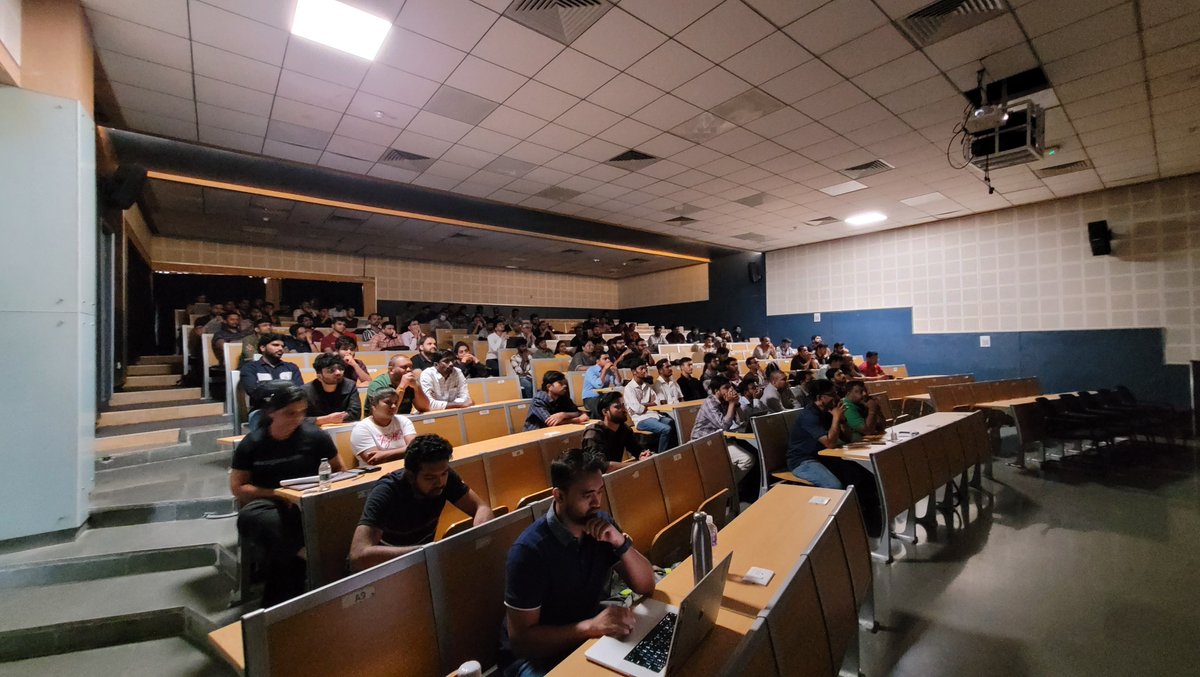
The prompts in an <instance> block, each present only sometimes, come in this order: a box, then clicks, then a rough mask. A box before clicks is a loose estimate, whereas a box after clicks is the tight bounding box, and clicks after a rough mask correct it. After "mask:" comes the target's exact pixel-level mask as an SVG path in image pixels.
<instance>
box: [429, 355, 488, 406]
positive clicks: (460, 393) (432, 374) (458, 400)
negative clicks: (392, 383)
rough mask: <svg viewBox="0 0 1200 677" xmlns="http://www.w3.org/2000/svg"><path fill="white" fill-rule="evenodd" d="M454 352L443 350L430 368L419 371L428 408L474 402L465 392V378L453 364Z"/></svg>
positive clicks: (466, 404)
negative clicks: (427, 399)
mask: <svg viewBox="0 0 1200 677" xmlns="http://www.w3.org/2000/svg"><path fill="white" fill-rule="evenodd" d="M454 357H455V356H454V352H453V351H450V350H447V351H444V352H443V353H442V354H441V355H440V356H439V358H438V361H437V363H435V364H434V365H433V368H432V369H426V370H424V371H422V372H421V389H422V390H424V391H425V396H426V397H428V398H429V408H430V409H432V410H433V411H438V410H440V409H461V408H463V407H470V406H472V405H474V404H475V402H474V401H473V400H472V399H471V395H470V393H468V392H467V378H466V377H465V376H463V373H462V372H461V371H459V370H458V367H455V366H454Z"/></svg>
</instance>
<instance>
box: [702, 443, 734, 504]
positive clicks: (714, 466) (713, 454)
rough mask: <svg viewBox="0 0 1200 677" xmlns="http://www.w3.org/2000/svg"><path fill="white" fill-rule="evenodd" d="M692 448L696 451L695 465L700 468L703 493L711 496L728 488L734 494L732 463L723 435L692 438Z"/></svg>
mask: <svg viewBox="0 0 1200 677" xmlns="http://www.w3.org/2000/svg"><path fill="white" fill-rule="evenodd" d="M692 448H693V449H694V450H695V452H696V466H697V467H699V469H700V481H701V483H702V484H703V485H704V495H705V496H712V495H713V494H715V493H717V492H718V491H720V490H722V489H728V490H729V493H730V494H732V495H734V496H736V495H737V486H736V485H735V484H734V483H733V463H732V462H731V461H730V460H729V450H728V449H727V448H726V445H725V436H724V435H722V434H721V433H713V434H711V435H705V436H704V437H701V438H700V439H698V440H692Z"/></svg>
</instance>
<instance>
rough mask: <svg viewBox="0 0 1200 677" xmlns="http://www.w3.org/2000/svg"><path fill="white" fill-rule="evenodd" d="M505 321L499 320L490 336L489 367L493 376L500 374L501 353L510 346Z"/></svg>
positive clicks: (488, 340) (488, 338)
mask: <svg viewBox="0 0 1200 677" xmlns="http://www.w3.org/2000/svg"><path fill="white" fill-rule="evenodd" d="M505 329H506V327H505V326H504V320H498V321H497V322H496V327H495V328H494V329H492V333H490V334H488V337H487V342H488V351H487V366H488V369H491V370H492V373H493V374H499V373H500V351H501V350H504V347H505V346H507V345H508V332H507V331H505Z"/></svg>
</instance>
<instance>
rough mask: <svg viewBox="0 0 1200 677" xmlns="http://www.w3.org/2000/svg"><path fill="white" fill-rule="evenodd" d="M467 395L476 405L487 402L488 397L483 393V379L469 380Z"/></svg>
mask: <svg viewBox="0 0 1200 677" xmlns="http://www.w3.org/2000/svg"><path fill="white" fill-rule="evenodd" d="M467 395H468V396H470V398H471V401H472V402H474V403H475V404H483V403H484V402H487V396H486V395H485V394H484V391H483V379H477V378H469V379H467Z"/></svg>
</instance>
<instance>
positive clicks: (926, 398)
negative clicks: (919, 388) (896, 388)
mask: <svg viewBox="0 0 1200 677" xmlns="http://www.w3.org/2000/svg"><path fill="white" fill-rule="evenodd" d="M902 399H905V400H923V401H925V402H928V401H930V400H932V399H933V396H932V395H930V394H929V393H917V394H915V395H905V396H904V397H903V398H902Z"/></svg>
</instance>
